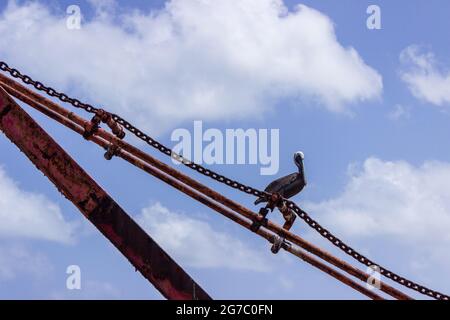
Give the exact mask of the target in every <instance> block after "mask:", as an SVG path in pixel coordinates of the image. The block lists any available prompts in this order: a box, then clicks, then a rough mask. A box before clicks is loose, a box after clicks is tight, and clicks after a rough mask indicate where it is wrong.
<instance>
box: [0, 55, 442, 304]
mask: <svg viewBox="0 0 450 320" xmlns="http://www.w3.org/2000/svg"><path fill="white" fill-rule="evenodd" d="M0 70H2V71H5V72H8V73H9V74H10V75H11V76H12V77H14V78H17V79H20V80H22V81H23V82H24V83H25V84H30V85H32V86H34V88H36V89H37V90H40V91H44V92H45V93H47V94H48V95H49V96H51V97H56V98H58V99H59V100H61V101H62V102H66V103H70V104H71V105H73V106H74V107H76V108H79V109H83V110H85V111H87V112H89V113H96V112H97V111H98V110H100V109H99V108H95V107H93V106H91V105H89V104H85V103H82V102H81V101H79V100H77V99H73V98H70V97H69V96H68V95H66V94H64V93H60V92H58V91H56V90H55V89H53V88H51V87H47V86H45V85H44V84H42V83H41V82H38V81H34V80H33V79H31V78H30V77H29V76H27V75H23V74H22V73H20V72H19V71H18V70H17V69H14V68H10V67H9V66H8V65H7V64H6V63H5V62H3V61H0ZM109 114H110V115H111V117H112V119H113V120H114V121H116V122H117V123H119V124H120V125H122V126H123V127H124V128H125V129H127V130H128V131H130V132H131V133H132V134H134V135H135V136H136V137H138V138H139V139H141V140H143V141H145V142H146V143H147V144H149V145H150V146H152V147H153V148H155V149H157V150H159V151H160V152H162V153H164V154H165V155H167V156H169V157H172V158H174V159H176V160H178V161H179V162H181V163H183V164H184V165H185V166H187V167H189V168H191V169H193V170H195V171H197V172H198V173H200V174H202V175H204V176H207V177H209V178H211V179H214V180H216V181H218V182H220V183H223V184H226V185H227V186H230V187H231V188H234V189H237V190H240V191H242V192H245V193H247V194H251V195H253V196H256V197H269V196H270V194H269V193H267V192H265V191H261V190H258V189H256V188H253V187H250V186H247V185H245V184H242V183H240V182H238V181H235V180H232V179H229V178H227V177H225V176H223V175H221V174H219V173H217V172H214V171H212V170H210V169H207V168H205V167H203V166H201V165H199V164H197V163H195V162H192V161H190V160H188V159H186V158H184V157H183V156H181V155H179V154H177V153H176V152H174V151H172V150H171V149H170V148H168V147H166V146H164V145H163V144H161V143H160V142H158V141H156V140H155V139H153V138H152V137H150V136H148V135H147V134H145V133H144V132H142V131H141V130H139V129H138V128H136V127H135V126H133V125H132V124H131V123H129V122H128V121H126V120H125V119H123V118H122V117H120V116H118V115H116V114H114V113H109ZM283 200H285V201H286V204H287V205H288V207H289V208H290V209H292V210H293V211H294V212H295V213H296V214H297V215H298V216H299V217H300V218H301V219H302V220H304V221H305V222H306V223H307V224H308V225H309V226H310V227H311V228H313V229H314V230H316V231H317V232H318V233H319V234H320V235H321V236H322V237H324V238H325V239H327V240H328V241H330V242H331V243H332V244H334V245H335V246H336V247H338V248H339V249H341V250H342V251H344V252H345V253H346V254H348V255H350V256H351V257H353V258H354V259H356V260H357V261H358V262H360V263H362V264H364V265H366V266H369V267H370V266H378V267H379V269H380V274H382V275H383V276H385V277H386V278H389V279H391V280H392V281H394V282H397V283H398V284H401V285H403V286H405V287H407V288H410V289H412V290H415V291H417V292H420V293H422V294H424V295H427V296H429V297H432V298H434V299H438V300H449V299H450V297H449V296H448V295H445V294H443V293H440V292H438V291H435V290H431V289H428V288H427V287H424V286H421V285H419V284H417V283H415V282H413V281H410V280H408V279H406V278H404V277H401V276H399V275H398V274H396V273H394V272H392V271H390V270H388V269H386V268H383V267H380V266H379V265H378V264H376V263H374V262H372V261H371V260H370V259H368V258H366V257H365V256H363V255H362V254H360V253H359V252H357V251H356V250H354V249H353V248H351V247H350V246H348V245H347V244H345V243H344V242H343V241H342V240H340V239H339V238H337V237H336V236H334V235H333V234H332V233H331V232H330V231H328V230H327V229H325V228H324V227H322V226H321V225H320V224H319V223H318V222H317V221H315V220H314V219H312V218H311V217H310V216H309V214H308V213H306V212H305V211H303V210H302V209H301V208H300V207H299V206H297V205H296V204H295V203H294V202H292V201H290V200H287V199H283Z"/></svg>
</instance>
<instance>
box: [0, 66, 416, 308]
mask: <svg viewBox="0 0 450 320" xmlns="http://www.w3.org/2000/svg"><path fill="white" fill-rule="evenodd" d="M10 84H11V85H13V86H14V88H13V87H10V86H9V85H10ZM0 85H1V86H3V87H4V88H5V90H6V91H7V92H8V93H9V94H11V95H12V96H14V97H16V98H18V99H20V100H21V101H23V102H24V103H26V104H28V105H30V106H31V107H33V108H35V109H36V110H38V111H40V112H42V113H44V114H45V115H47V116H48V117H50V118H52V119H54V120H56V121H57V122H59V123H61V124H63V125H64V126H66V127H68V128H70V129H71V130H74V131H75V132H77V133H78V134H80V135H83V133H84V132H85V128H86V126H87V125H88V123H89V122H88V121H87V120H85V119H83V118H82V117H79V116H77V115H76V114H74V113H72V112H70V111H68V110H66V109H65V108H62V107H61V106H59V105H57V104H55V103H53V102H52V101H50V100H48V99H46V98H45V97H43V96H41V95H38V94H36V93H34V92H33V91H31V90H29V89H27V88H24V87H23V86H21V85H20V84H17V83H15V82H13V81H10V82H8V83H5V82H4V81H3V79H2V76H1V74H0ZM88 139H89V140H91V141H92V142H94V143H96V144H98V145H99V146H101V147H103V148H104V149H106V148H108V146H110V145H111V144H114V145H118V146H120V148H119V150H118V152H117V154H116V155H117V156H119V157H121V158H123V159H124V160H126V161H128V162H130V163H131V164H133V165H135V166H136V167H138V168H140V169H142V170H144V171H146V172H147V173H149V174H151V175H153V176H155V177H157V178H158V179H160V180H162V181H164V182H165V183H167V184H169V185H171V186H172V187H174V188H176V189H178V190H180V191H181V192H183V193H185V194H187V195H189V196H191V197H192V198H194V199H196V200H197V201H199V202H201V203H202V204H204V205H206V206H209V207H210V208H211V209H213V210H216V211H218V212H219V213H221V214H224V212H223V211H220V210H217V208H216V207H215V206H211V203H210V202H209V201H208V199H206V198H205V197H202V196H200V195H199V194H195V193H194V194H193V193H191V192H190V191H192V190H190V188H193V189H195V190H196V191H199V192H201V193H202V194H204V195H206V196H207V197H209V198H211V199H213V200H215V201H217V202H219V203H221V204H223V205H225V206H226V207H228V208H230V209H231V210H233V211H235V212H237V213H240V214H242V215H243V216H244V217H245V218H246V219H248V220H250V221H253V224H254V223H257V222H258V224H261V225H262V226H264V227H265V228H267V229H269V230H270V231H271V232H274V233H275V234H281V235H283V236H284V237H286V239H288V240H290V241H292V242H293V243H294V244H296V245H298V246H300V247H302V248H303V249H305V250H306V251H309V252H311V253H313V254H314V255H317V256H319V257H320V258H322V259H324V260H325V261H327V262H329V263H331V264H332V265H334V266H336V267H338V268H340V269H341V270H343V271H345V272H347V273H349V274H351V275H353V276H355V277H356V278H358V279H360V280H362V281H367V279H368V278H369V275H368V274H366V273H364V272H362V271H361V270H359V269H358V268H355V267H353V266H351V265H350V264H348V263H346V262H345V261H343V260H340V259H338V258H336V257H334V256H333V255H331V254H329V253H328V252H326V251H324V250H322V249H320V248H318V247H315V246H314V245H312V244H311V243H309V242H307V241H305V240H304V239H302V238H300V237H298V236H296V235H294V234H292V233H290V232H288V231H287V230H284V229H283V228H281V227H279V226H278V225H276V224H274V223H272V222H270V221H268V220H267V219H263V220H261V215H257V214H256V213H254V212H252V211H250V210H249V209H247V208H246V207H244V206H242V205H240V204H238V203H236V202H234V201H232V200H230V199H228V198H227V197H224V196H223V195H221V194H219V193H217V192H216V191H214V190H212V189H210V188H209V187H207V186H205V185H203V184H201V183H199V182H197V181H196V180H194V179H192V178H190V177H189V176H186V175H184V174H183V173H181V172H180V171H177V170H175V169H173V168H172V167H170V166H168V165H166V164H164V163H163V162H160V161H159V160H157V159H155V158H153V157H152V156H150V155H148V154H146V153H144V152H143V151H141V150H140V149H137V148H136V147H134V146H132V145H130V144H128V143H127V142H125V141H123V140H120V139H117V138H116V137H115V136H114V135H112V134H110V133H108V132H106V131H104V130H103V129H101V128H98V130H96V131H95V134H93V135H91V136H90V137H89V138H88ZM163 172H164V173H166V174H167V175H166V174H163ZM171 177H173V178H175V179H172V178H171ZM177 180H178V181H181V182H182V183H183V184H180V183H178V181H177ZM184 184H186V185H187V186H189V187H190V188H186V185H184ZM220 208H222V207H220ZM224 215H225V216H226V217H228V218H230V219H231V220H233V221H234V222H237V223H239V224H241V225H242V226H244V227H245V225H243V224H242V223H241V221H240V217H238V216H235V215H229V214H224ZM250 230H252V231H253V232H256V233H258V234H259V235H261V234H260V233H259V232H257V231H256V230H253V229H252V228H250ZM266 239H267V238H266ZM291 250H294V251H291ZM291 250H288V251H289V252H291V253H292V254H294V255H297V256H298V257H300V258H302V259H303V257H301V256H300V255H298V253H297V252H298V250H296V249H294V248H291ZM303 260H305V259H303ZM305 261H306V260H305ZM307 262H308V261H307ZM316 267H318V268H319V269H321V267H320V266H319V265H317V266H316ZM322 271H323V270H322ZM329 274H330V273H329ZM330 275H332V274H330ZM332 276H333V275H332ZM338 280H340V279H338ZM344 283H345V282H344ZM380 285H381V288H380V289H381V290H382V291H384V292H386V293H388V294H389V295H391V296H393V297H394V298H397V299H410V297H409V296H407V295H405V294H403V293H402V292H400V291H398V290H396V289H395V288H393V287H391V286H389V285H387V284H386V283H384V282H382V281H380ZM357 290H358V289H357ZM359 291H360V290H359ZM362 293H364V292H362ZM364 294H366V293H364ZM366 295H367V294H366ZM368 296H369V297H371V296H370V295H368Z"/></svg>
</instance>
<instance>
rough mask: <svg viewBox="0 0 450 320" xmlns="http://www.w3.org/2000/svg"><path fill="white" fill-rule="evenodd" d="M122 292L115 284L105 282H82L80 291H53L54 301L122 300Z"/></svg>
mask: <svg viewBox="0 0 450 320" xmlns="http://www.w3.org/2000/svg"><path fill="white" fill-rule="evenodd" d="M121 298H122V293H121V291H120V290H119V289H118V288H117V287H116V286H115V285H113V284H111V283H109V282H103V281H93V280H86V281H82V283H81V289H80V290H64V291H53V292H52V293H50V299H53V300H103V299H113V300H115V299H121Z"/></svg>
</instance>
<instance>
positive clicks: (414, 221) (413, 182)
mask: <svg viewBox="0 0 450 320" xmlns="http://www.w3.org/2000/svg"><path fill="white" fill-rule="evenodd" d="M308 208H309V210H310V211H312V212H314V213H315V214H317V215H320V216H321V217H323V218H324V219H326V221H327V223H329V224H330V225H331V226H333V228H334V229H336V230H337V232H339V233H341V234H344V235H348V236H355V237H369V238H370V237H378V236H389V237H391V238H396V239H397V240H399V241H402V242H408V241H411V242H413V243H416V242H422V244H423V245H425V246H430V247H432V246H435V244H436V243H441V244H443V245H444V244H445V245H446V246H447V245H449V244H450V236H449V233H448V232H447V231H448V230H449V229H450V163H445V162H426V163H425V164H423V165H422V166H421V167H415V166H413V165H411V164H409V163H407V162H405V161H393V162H391V161H382V160H380V159H377V158H369V159H367V160H366V161H365V162H364V163H363V165H362V167H358V166H355V165H352V166H351V170H349V181H348V183H347V185H346V187H345V189H344V191H343V192H342V193H341V194H340V195H338V196H337V197H335V198H333V199H330V200H327V201H323V202H319V203H309V204H308Z"/></svg>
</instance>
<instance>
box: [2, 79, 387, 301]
mask: <svg viewBox="0 0 450 320" xmlns="http://www.w3.org/2000/svg"><path fill="white" fill-rule="evenodd" d="M1 80H2V79H1V74H0V85H1V86H3V88H4V89H5V90H6V91H7V92H8V93H9V94H11V95H13V96H15V97H16V98H18V99H20V100H22V101H23V102H25V103H26V104H28V105H29V106H31V107H33V108H35V109H36V110H38V111H40V112H42V113H44V114H45V115H47V116H48V117H50V118H52V119H53V120H56V121H57V122H59V123H61V124H62V125H64V126H66V127H68V128H70V129H71V130H73V131H75V132H77V133H78V134H80V135H83V133H84V127H85V126H86V124H87V122H86V121H85V120H84V119H82V118H81V117H77V116H75V115H74V114H73V113H70V112H67V111H65V109H63V108H61V107H59V108H55V107H52V109H48V108H47V107H46V106H44V105H43V104H42V103H41V102H48V101H39V102H38V101H36V100H35V99H34V97H33V98H31V97H30V96H29V95H28V94H27V93H24V92H18V91H16V90H15V89H13V88H11V87H10V86H9V85H7V84H5V83H2V81H1ZM42 98H43V97H42ZM43 99H45V98H43ZM56 111H57V112H56ZM69 118H70V119H69ZM100 130H101V129H100ZM101 131H102V133H104V135H102V134H94V135H92V136H91V137H89V140H91V141H92V142H94V143H95V144H97V145H99V146H101V147H103V148H104V149H106V148H107V147H108V145H109V143H110V142H109V141H108V140H110V139H108V140H107V138H111V137H110V136H109V134H108V133H106V132H105V131H103V130H101ZM97 133H100V132H97ZM122 142H123V141H122ZM123 143H124V144H126V143H125V142H123ZM125 149H127V147H126V146H124V148H123V149H119V150H118V152H117V154H116V155H117V156H118V157H121V158H123V159H124V160H126V161H128V162H129V163H131V164H133V165H134V166H137V167H138V168H140V169H142V170H144V171H146V172H147V173H149V174H151V175H153V176H155V177H156V178H158V179H160V180H162V181H163V182H165V183H167V184H169V185H170V186H172V187H174V188H175V189H178V190H179V191H181V192H183V193H185V194H186V195H188V196H190V197H192V198H193V199H195V200H197V201H199V202H200V203H202V204H204V205H206V206H208V207H209V208H211V209H213V210H215V211H217V212H218V213H220V214H222V215H224V216H225V217H227V218H229V219H231V220H233V221H234V222H236V223H238V224H239V225H241V226H242V227H244V228H246V229H248V230H251V226H252V220H247V219H246V218H243V217H241V216H239V215H238V214H236V213H234V212H232V211H230V210H227V209H226V208H224V207H222V206H221V205H218V204H216V203H214V202H212V201H211V200H210V199H208V198H206V197H205V196H203V195H202V194H200V193H199V192H197V191H195V190H193V189H191V188H189V187H187V186H186V185H184V184H182V183H180V182H179V181H177V180H176V179H174V178H173V177H171V176H169V175H167V174H165V173H163V172H162V171H160V170H158V169H164V168H161V167H158V169H156V168H154V167H152V166H150V165H149V164H147V163H145V162H143V159H139V158H137V157H136V155H134V154H133V155H132V154H130V153H129V152H127V151H125ZM256 233H257V234H258V235H259V236H261V237H263V238H265V239H266V240H268V241H269V242H271V243H272V242H273V241H274V233H271V232H269V231H266V230H265V228H260V229H259V230H258V231H257V232H256ZM283 249H284V250H286V251H288V252H290V253H291V254H293V255H295V256H297V257H298V258H300V259H302V260H303V261H305V262H307V263H309V264H310V265H312V266H313V267H315V268H317V269H319V270H321V271H323V272H325V273H327V274H329V275H330V276H332V277H333V278H335V279H337V280H338V281H341V282H342V283H344V284H346V285H348V286H349V287H351V288H353V289H355V290H356V291H359V292H360V293H362V294H364V295H366V296H367V297H369V298H371V299H374V300H382V299H383V298H382V297H381V296H379V295H378V294H376V293H375V292H372V291H371V290H370V289H367V288H366V287H364V286H362V285H360V284H359V283H356V282H355V281H353V280H351V279H349V278H348V277H346V276H345V275H344V274H342V273H340V272H338V271H336V270H334V269H333V268H331V267H329V266H327V265H326V264H324V263H322V262H321V261H319V260H318V259H316V258H314V257H313V256H311V255H309V254H307V253H305V252H303V250H301V249H300V248H298V247H296V246H292V245H284V246H283Z"/></svg>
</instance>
